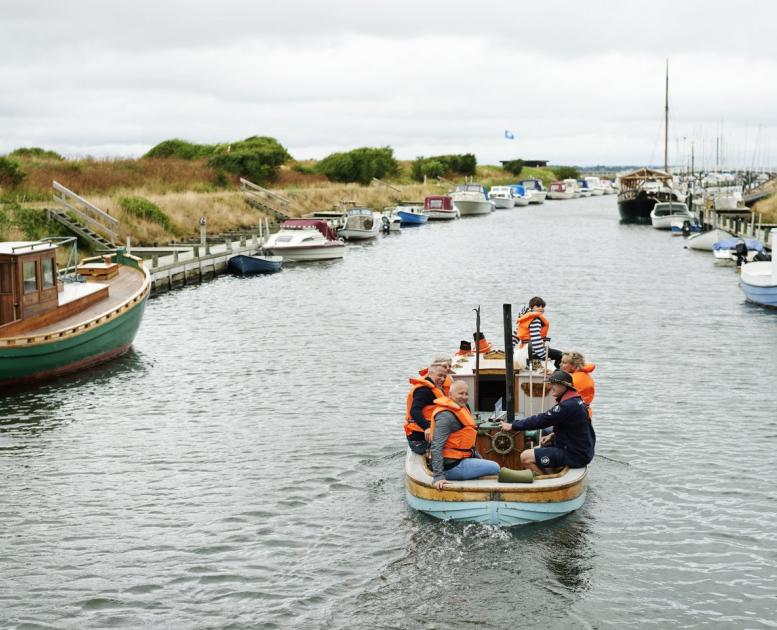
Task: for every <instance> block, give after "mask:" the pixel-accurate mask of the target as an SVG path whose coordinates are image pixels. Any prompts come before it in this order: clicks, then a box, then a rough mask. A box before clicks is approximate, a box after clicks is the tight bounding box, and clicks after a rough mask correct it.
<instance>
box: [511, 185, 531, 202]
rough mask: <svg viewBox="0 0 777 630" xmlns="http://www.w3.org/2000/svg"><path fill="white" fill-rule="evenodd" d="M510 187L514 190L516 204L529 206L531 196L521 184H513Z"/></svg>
mask: <svg viewBox="0 0 777 630" xmlns="http://www.w3.org/2000/svg"><path fill="white" fill-rule="evenodd" d="M510 188H511V189H512V191H513V201H514V202H515V205H516V206H528V205H529V204H530V203H531V197H530V196H529V194H528V193H527V191H526V188H524V187H523V186H522V185H521V184H513V185H512V186H510Z"/></svg>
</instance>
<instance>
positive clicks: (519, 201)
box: [515, 197, 531, 207]
mask: <svg viewBox="0 0 777 630" xmlns="http://www.w3.org/2000/svg"><path fill="white" fill-rule="evenodd" d="M529 203H531V200H530V199H529V197H516V198H515V205H516V206H520V207H522V206H528V205H529Z"/></svg>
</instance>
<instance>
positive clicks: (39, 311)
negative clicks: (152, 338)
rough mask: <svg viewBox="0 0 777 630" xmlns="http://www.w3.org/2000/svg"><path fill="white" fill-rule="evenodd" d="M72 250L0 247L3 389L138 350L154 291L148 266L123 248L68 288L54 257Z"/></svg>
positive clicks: (90, 263)
mask: <svg viewBox="0 0 777 630" xmlns="http://www.w3.org/2000/svg"><path fill="white" fill-rule="evenodd" d="M68 243H71V244H73V247H74V243H75V238H62V239H46V240H42V241H32V242H30V241H25V242H12V243H0V387H3V386H11V385H18V384H24V383H32V382H36V381H42V380H46V379H50V378H53V377H56V376H60V375H62V374H67V373H70V372H76V371H78V370H82V369H85V368H87V367H90V366H93V365H96V364H98V363H102V362H104V361H107V360H109V359H112V358H114V357H117V356H119V355H121V354H123V353H124V352H126V351H127V350H128V349H129V347H130V346H131V345H132V342H133V340H134V338H135V333H136V332H137V330H138V327H139V326H140V322H141V319H142V318H143V311H144V309H145V306H146V300H147V298H148V295H149V292H150V289H151V277H150V275H149V272H148V271H147V270H146V268H145V267H144V266H143V262H142V261H141V260H140V259H139V258H136V257H134V256H129V255H127V254H126V253H125V252H124V250H122V249H119V250H117V251H116V252H115V253H113V254H108V255H105V256H99V257H95V258H87V259H85V260H83V261H82V262H81V263H80V264H79V265H78V267H77V270H78V274H80V275H78V276H74V277H73V278H70V280H72V281H69V282H68V281H64V280H66V279H67V278H63V277H61V276H60V274H59V271H58V269H57V263H56V250H57V246H58V245H64V244H68ZM73 251H75V249H73ZM72 259H73V261H75V260H76V259H77V256H76V255H75V254H73V257H72ZM84 279H85V280H84Z"/></svg>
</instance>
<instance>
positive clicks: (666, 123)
mask: <svg viewBox="0 0 777 630" xmlns="http://www.w3.org/2000/svg"><path fill="white" fill-rule="evenodd" d="M664 95H665V101H664V172H665V173H668V172H669V59H667V60H666V90H665V91H664Z"/></svg>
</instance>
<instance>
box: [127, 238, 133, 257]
mask: <svg viewBox="0 0 777 630" xmlns="http://www.w3.org/2000/svg"><path fill="white" fill-rule="evenodd" d="M131 253H132V246H131V245H130V237H129V236H128V237H127V255H128V256H129V255H130V254H131Z"/></svg>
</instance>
